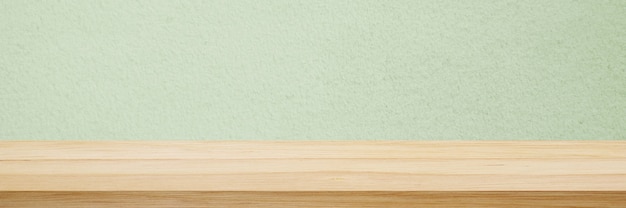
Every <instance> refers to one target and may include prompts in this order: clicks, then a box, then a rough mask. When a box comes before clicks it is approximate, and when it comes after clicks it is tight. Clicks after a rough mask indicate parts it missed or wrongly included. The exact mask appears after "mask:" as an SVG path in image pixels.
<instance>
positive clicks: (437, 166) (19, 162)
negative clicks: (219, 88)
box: [0, 141, 626, 207]
mask: <svg viewBox="0 0 626 208" xmlns="http://www.w3.org/2000/svg"><path fill="white" fill-rule="evenodd" d="M625 194H626V142H620V141H558V142H555V141H550V142H548V141H515V142H513V141H509V142H496V141H475V142H470V141H463V142H460V141H454V142H443V141H431V142H408V141H396V142H382V141H361V142H347V141H346V142H325V141H307V142H271V141H258V142H249V141H246V142H237V141H229V142H173V141H171V142H164V141H160V142H157V141H153V142H128V141H125V142H122V141H106V142H75V141H14V142H0V201H2V202H1V203H0V207H37V206H34V205H32V204H33V203H30V202H28V201H27V200H24V199H26V198H28V197H31V198H39V199H44V198H45V199H49V200H48V201H47V203H64V202H67V203H69V204H68V205H72V206H74V205H75V206H76V207H78V206H81V205H80V204H81V203H83V204H84V203H89V202H93V203H95V202H104V201H107V200H109V201H120V200H121V201H122V202H123V201H126V202H127V201H128V200H133V199H132V198H134V200H136V201H135V202H137V203H148V204H149V205H150V206H157V204H158V203H161V204H162V203H165V204H167V203H174V202H181V203H183V204H184V205H189V206H182V207H193V206H191V205H194V203H195V204H196V205H197V203H200V202H203V201H207V200H208V201H212V202H215V203H231V202H229V200H232V199H234V198H238V200H243V201H242V203H243V204H242V205H244V204H247V205H251V204H258V205H262V204H268V203H269V204H272V203H278V204H280V205H284V206H283V207H293V206H296V205H298V204H299V203H300V204H301V203H308V202H312V201H319V200H320V199H323V200H321V201H320V203H318V204H315V203H313V204H311V205H319V206H318V207H324V206H323V205H324V203H326V205H328V203H333V202H335V203H339V202H341V201H346V203H339V205H336V206H331V207H342V206H340V205H345V206H344V207H363V204H360V205H361V206H357V205H359V203H358V202H359V201H361V200H364V199H366V198H371V199H372V201H371V204H370V205H372V206H371V207H385V206H384V205H385V204H386V203H391V205H393V206H397V207H412V206H410V204H411V202H412V203H420V202H423V203H426V204H428V203H431V202H432V203H434V204H431V205H433V206H431V207H438V206H435V205H441V206H439V207H445V206H444V205H454V203H459V204H463V203H461V202H463V200H466V201H467V202H470V201H474V200H476V201H475V202H476V203H477V205H480V204H483V205H485V206H484V207H489V206H496V205H498V203H504V202H505V201H511V200H512V201H516V203H518V202H519V203H518V205H524V206H529V204H531V202H533V201H536V202H537V203H540V204H541V203H543V204H542V206H543V207H551V206H554V207H572V206H559V203H560V204H563V203H565V202H566V201H576V200H579V201H580V200H582V201H580V204H581V206H580V207H626V199H625V198H624V195H625ZM98 195H101V196H102V198H100V197H98ZM235 196H237V197H235ZM273 196H275V197H274V198H272V197H273ZM453 196H454V197H453ZM25 197H26V198H25ZM127 197H130V198H131V199H127ZM216 197H217V198H216ZM220 197H221V198H220ZM285 197H287V198H285ZM98 198H99V199H102V200H96V199H98ZM122 198H124V199H127V200H122ZM155 198H157V199H162V200H153V199H155ZM332 198H334V199H332ZM146 199H150V200H146ZM219 199H223V200H222V201H220V200H219ZM291 199H293V200H291ZM331 199H332V200H331ZM142 200H146V201H145V202H141V201H142ZM259 200H260V201H259ZM264 200H266V201H264ZM267 200H268V201H267ZM281 200H282V201H281ZM324 200H326V201H324ZM328 200H330V201H328ZM333 200H335V201H333ZM376 200H378V201H376ZM429 200H430V201H431V202H429ZM365 201H367V200H365ZM153 202H154V203H153ZM157 202H158V203H157ZM187 202H190V203H188V204H185V203H187ZM192 202H193V203H192ZM244 202H245V203H244ZM260 202H267V203H260ZM270 202H271V203H270ZM395 202H397V203H395ZM405 202H406V203H405ZM467 202H464V203H467ZM2 203H4V204H2ZM29 203H30V205H29ZM124 203H125V202H124ZM155 203H156V204H155ZM232 203H236V202H232ZM403 203H405V204H403ZM96 204H98V203H96ZM3 205H4V206H3ZM22 205H24V206H22ZM181 205H182V204H181ZM224 205H225V206H226V204H224ZM349 205H354V206H349ZM544 205H545V206H544ZM548 205H550V206H548ZM583 205H584V206H583ZM596 205H598V206H596ZM600 205H601V206H600ZM609 205H610V206H609ZM65 207H68V206H65ZM125 207H128V206H125ZM157 207H158V206H157ZM162 207H166V206H162ZM228 207H237V206H228ZM242 207H243V206H242ZM268 207H270V206H269V205H268ZM271 207H280V206H271ZM308 207H311V206H308ZM312 207H315V206H312ZM473 207H477V206H473ZM478 207H480V206H478ZM498 207H501V206H498Z"/></svg>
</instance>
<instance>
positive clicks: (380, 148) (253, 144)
mask: <svg viewBox="0 0 626 208" xmlns="http://www.w3.org/2000/svg"><path fill="white" fill-rule="evenodd" d="M625 149H626V141H420V142H411V141H298V142H287V141H282V142H281V141H222V142H198V141H196V142H192V141H152V142H146V141H89V142H87V141H82V142H80V141H3V142H0V160H37V159H46V160H48V159H81V160H88V159H93V160H101V159H271V158H291V159H307V158H317V159H320V158H329V159H333V158H354V159H357V158H361V159H373V158H376V159H381V158H392V159H399V158H410V159H420V158H421V159H446V158H449V159H474V158H509V159H514V158H529V159H530V158H538V159H548V158H552V159H555V158H563V159H565V158H585V159H588V158H609V159H614V158H619V159H624V158H626V151H625Z"/></svg>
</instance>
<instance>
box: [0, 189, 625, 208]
mask: <svg viewBox="0 0 626 208" xmlns="http://www.w3.org/2000/svg"><path fill="white" fill-rule="evenodd" d="M625 201H626V192H0V207H3V208H51V207H60V208H83V207H89V208H101V207H102V208H104V207H124V208H126V207H142V208H143V207H150V208H153V207H185V208H189V207H250V208H288V207H289V208H291V207H293V208H300V207H319V208H322V207H323V208H335V207H336V208H347V207H359V208H362V207H366V208H367V207H384V208H405V207H406V208H409V207H410V208H415V207H419V208H423V207H426V208H444V207H445V208H450V207H471V208H475V207H479V208H480V207H498V208H513V207H516V208H537V207H541V208H557V207H567V208H599V207H600V208H623V207H625V206H624V205H625Z"/></svg>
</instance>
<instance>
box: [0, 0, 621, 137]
mask: <svg viewBox="0 0 626 208" xmlns="http://www.w3.org/2000/svg"><path fill="white" fill-rule="evenodd" d="M0 139H2V140H21V139H37V140H44V139H46V140H47V139H84V140H92V139H93V140H102V139H132V140H137V139H190V140H191V139H193V140H196V139H210V140H228V139H250V140H259V139H265V140H269V139H288V140H298V139H324V140H327V139H402V140H420V139H422V140H443V139H484V140H493V139H498V140H501V139H559V140H560V139H624V140H626V1H624V0H613V1H611V0H578V1H576V0H550V1H547V0H419V1H416V0H390V1H380V0H262V1H259V0H140V1H136V0H97V1H96V0H58V1H49V0H0Z"/></svg>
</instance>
